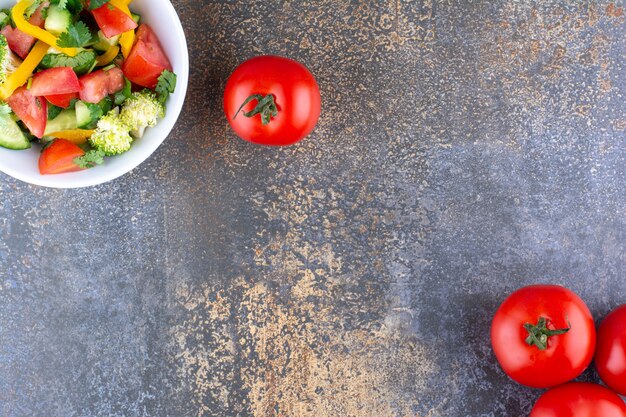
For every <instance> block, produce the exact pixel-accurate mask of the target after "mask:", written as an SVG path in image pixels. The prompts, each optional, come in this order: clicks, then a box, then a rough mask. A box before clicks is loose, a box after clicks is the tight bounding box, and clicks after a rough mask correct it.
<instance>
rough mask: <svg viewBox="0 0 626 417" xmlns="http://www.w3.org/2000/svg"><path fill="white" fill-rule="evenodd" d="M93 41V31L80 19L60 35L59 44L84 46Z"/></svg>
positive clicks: (61, 46)
mask: <svg viewBox="0 0 626 417" xmlns="http://www.w3.org/2000/svg"><path fill="white" fill-rule="evenodd" d="M90 42H91V32H89V28H88V27H87V25H86V24H84V23H83V22H81V21H80V20H79V21H78V22H76V23H74V24H72V25H70V27H68V28H67V32H63V33H61V34H60V35H59V39H58V41H57V46H58V47H60V48H82V47H83V46H86V45H87V44H89V43H90Z"/></svg>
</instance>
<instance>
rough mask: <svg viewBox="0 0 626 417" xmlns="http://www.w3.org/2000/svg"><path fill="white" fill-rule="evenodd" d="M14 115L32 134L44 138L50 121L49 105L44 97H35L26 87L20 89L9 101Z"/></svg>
mask: <svg viewBox="0 0 626 417" xmlns="http://www.w3.org/2000/svg"><path fill="white" fill-rule="evenodd" d="M7 104H8V105H9V106H10V107H11V109H12V110H13V113H15V114H16V115H17V117H19V118H20V120H21V121H22V122H24V124H25V125H26V127H28V130H30V133H32V134H33V135H35V136H37V137H38V138H40V139H41V138H42V137H43V133H44V131H45V130H46V122H47V120H48V103H47V102H46V100H45V99H44V98H43V97H35V96H34V95H32V94H31V93H30V91H28V89H27V88H26V87H25V86H24V87H20V88H18V89H17V90H15V91H14V92H13V94H11V97H9V98H8V99H7Z"/></svg>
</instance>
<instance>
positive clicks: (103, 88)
mask: <svg viewBox="0 0 626 417" xmlns="http://www.w3.org/2000/svg"><path fill="white" fill-rule="evenodd" d="M78 82H79V84H80V99H81V100H83V101H85V102H87V103H93V104H97V103H99V102H100V101H102V99H104V98H105V97H106V96H108V95H109V94H115V93H117V92H118V91H120V90H122V89H123V88H124V74H123V73H122V70H120V69H119V68H117V67H116V68H111V69H110V70H108V71H105V70H98V71H94V72H92V73H91V74H87V75H84V76H82V77H80V78H79V80H78Z"/></svg>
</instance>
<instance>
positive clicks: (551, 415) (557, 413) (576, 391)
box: [530, 382, 626, 417]
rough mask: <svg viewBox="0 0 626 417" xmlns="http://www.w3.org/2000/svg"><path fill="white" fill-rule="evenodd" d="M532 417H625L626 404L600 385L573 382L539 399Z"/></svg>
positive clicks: (553, 389) (531, 413)
mask: <svg viewBox="0 0 626 417" xmlns="http://www.w3.org/2000/svg"><path fill="white" fill-rule="evenodd" d="M530 417H626V404H624V401H622V399H621V398H620V397H618V396H617V394H615V393H614V392H613V391H611V390H610V389H607V388H604V387H603V386H601V385H598V384H590V383H587V382H572V383H569V384H565V385H561V386H559V387H556V388H552V389H551V390H550V391H548V392H546V393H545V394H543V395H542V396H541V397H539V399H538V400H537V402H536V403H535V406H534V407H533V410H532V411H531V412H530Z"/></svg>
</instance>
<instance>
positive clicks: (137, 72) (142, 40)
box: [122, 24, 172, 88]
mask: <svg viewBox="0 0 626 417" xmlns="http://www.w3.org/2000/svg"><path fill="white" fill-rule="evenodd" d="M122 69H123V70H124V75H126V78H128V79H129V80H130V81H132V82H133V83H135V84H137V85H140V86H142V87H147V88H154V87H156V85H157V82H158V78H159V76H160V75H161V73H162V72H163V71H165V70H169V71H172V64H170V61H169V60H168V59H167V56H166V55H165V52H163V48H162V47H161V43H160V42H159V39H158V38H157V36H156V34H155V33H154V32H153V31H152V29H151V28H150V26H148V25H146V24H143V25H141V26H139V29H138V30H137V42H136V43H135V46H133V49H132V50H131V51H130V55H129V56H128V58H127V59H126V61H124V65H123V67H122Z"/></svg>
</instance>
